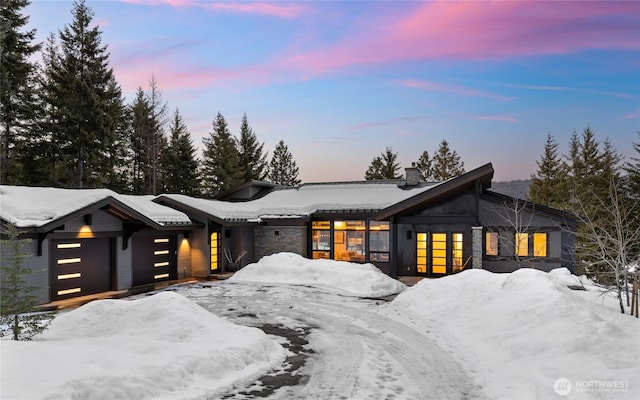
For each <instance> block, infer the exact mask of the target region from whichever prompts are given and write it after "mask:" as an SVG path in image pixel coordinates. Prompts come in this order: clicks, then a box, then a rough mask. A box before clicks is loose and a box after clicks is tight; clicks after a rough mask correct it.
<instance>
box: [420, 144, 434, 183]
mask: <svg viewBox="0 0 640 400" xmlns="http://www.w3.org/2000/svg"><path fill="white" fill-rule="evenodd" d="M416 167H417V168H418V171H420V179H421V180H423V181H428V180H430V179H432V177H433V172H432V166H431V159H429V152H428V151H427V150H425V151H423V152H422V154H421V155H420V158H418V163H417V164H416Z"/></svg>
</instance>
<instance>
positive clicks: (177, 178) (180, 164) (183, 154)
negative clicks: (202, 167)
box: [162, 108, 200, 196]
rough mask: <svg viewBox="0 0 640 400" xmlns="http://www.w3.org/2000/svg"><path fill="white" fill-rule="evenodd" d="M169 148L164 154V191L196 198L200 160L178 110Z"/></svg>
mask: <svg viewBox="0 0 640 400" xmlns="http://www.w3.org/2000/svg"><path fill="white" fill-rule="evenodd" d="M169 130H170V132H171V137H170V140H169V146H168V147H167V149H166V151H165V152H164V153H163V157H162V170H163V171H164V179H163V181H164V182H163V183H164V191H165V192H167V193H179V194H185V195H189V196H194V195H197V194H198V193H199V189H200V182H199V177H198V159H197V158H196V148H195V147H194V145H193V142H192V141H191V135H190V134H189V131H188V130H187V126H186V125H185V123H184V121H183V119H182V116H181V115H180V111H179V110H178V109H177V108H176V111H175V112H174V114H173V120H172V121H171V125H170V127H169Z"/></svg>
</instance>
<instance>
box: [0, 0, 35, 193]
mask: <svg viewBox="0 0 640 400" xmlns="http://www.w3.org/2000/svg"><path fill="white" fill-rule="evenodd" d="M27 5H29V1H28V0H3V1H2V2H0V184H18V183H22V180H23V177H22V176H21V175H22V173H21V170H20V167H21V164H20V152H21V149H20V146H19V144H20V143H21V142H23V141H24V140H25V136H26V135H28V132H29V131H30V130H31V128H32V127H31V126H30V125H31V122H32V121H33V120H34V113H35V107H34V103H35V97H34V87H33V82H34V81H35V79H34V75H35V73H36V66H35V64H34V63H33V62H32V61H30V57H31V56H32V55H33V54H34V53H35V52H36V51H38V50H39V49H40V45H39V44H32V42H33V41H34V39H35V33H36V31H35V29H32V30H29V31H23V28H24V27H25V26H26V25H27V23H28V22H29V17H28V16H24V15H22V10H23V9H24V8H25V7H26V6H27Z"/></svg>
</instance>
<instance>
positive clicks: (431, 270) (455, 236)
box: [416, 232, 464, 276]
mask: <svg viewBox="0 0 640 400" xmlns="http://www.w3.org/2000/svg"><path fill="white" fill-rule="evenodd" d="M463 236H464V235H463V234H462V233H450V232H418V233H417V235H416V272H417V273H418V275H427V276H442V275H446V274H450V273H452V272H453V273H456V272H459V271H461V270H462V269H463V267H464V263H463V258H462V257H463V248H462V247H463V242H464V240H463Z"/></svg>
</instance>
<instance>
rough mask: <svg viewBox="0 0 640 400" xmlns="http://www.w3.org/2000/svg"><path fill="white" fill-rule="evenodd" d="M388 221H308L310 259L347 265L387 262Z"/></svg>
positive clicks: (389, 237)
mask: <svg viewBox="0 0 640 400" xmlns="http://www.w3.org/2000/svg"><path fill="white" fill-rule="evenodd" d="M390 230H391V227H390V224H389V222H388V221H367V220H316V221H311V238H310V239H311V246H310V247H311V254H312V257H313V258H314V259H318V258H333V259H334V260H339V261H351V262H380V263H388V262H390V253H389V251H390V240H391V235H390Z"/></svg>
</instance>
